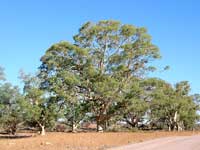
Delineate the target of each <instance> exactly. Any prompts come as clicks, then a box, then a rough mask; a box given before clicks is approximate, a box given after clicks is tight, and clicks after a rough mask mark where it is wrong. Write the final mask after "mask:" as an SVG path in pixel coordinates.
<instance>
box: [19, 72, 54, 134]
mask: <svg viewBox="0 0 200 150" xmlns="http://www.w3.org/2000/svg"><path fill="white" fill-rule="evenodd" d="M21 77H22V79H23V81H24V84H25V85H24V95H25V103H24V108H25V112H26V122H27V123H28V124H29V125H33V126H35V127H39V128H40V133H41V135H45V129H46V128H47V127H52V126H53V125H54V124H55V121H56V119H57V116H58V112H57V103H56V102H57V100H56V98H55V97H51V96H49V95H48V93H45V91H43V90H41V89H40V88H39V85H40V80H39V79H38V78H37V77H34V76H30V75H23V74H22V75H21Z"/></svg>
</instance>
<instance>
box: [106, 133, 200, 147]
mask: <svg viewBox="0 0 200 150" xmlns="http://www.w3.org/2000/svg"><path fill="white" fill-rule="evenodd" d="M109 150H200V136H183V137H167V138H160V139H155V140H151V141H147V142H143V143H137V144H130V145H127V146H122V147H118V148H112V149H109Z"/></svg>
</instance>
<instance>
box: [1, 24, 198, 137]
mask: <svg viewBox="0 0 200 150" xmlns="http://www.w3.org/2000/svg"><path fill="white" fill-rule="evenodd" d="M73 39H74V41H73V42H68V41H61V42H59V43H55V44H53V45H52V46H51V47H50V48H49V49H48V50H46V53H45V54H44V55H43V56H42V57H41V65H40V66H38V68H39V69H38V70H37V71H36V72H37V73H36V74H34V75H31V74H26V73H24V72H21V73H20V79H21V80H22V82H23V83H24V88H23V90H22V91H23V92H21V91H20V89H19V88H18V87H16V86H13V85H11V84H10V83H8V82H7V81H6V79H5V78H6V77H5V75H4V71H3V69H2V68H1V73H0V79H1V84H0V125H1V129H2V131H4V132H6V133H8V134H13V135H15V134H16V132H17V131H18V130H19V129H29V130H30V129H32V130H39V131H40V133H41V135H45V131H46V130H48V131H63V132H64V131H66V129H68V130H70V131H72V132H77V131H83V130H84V129H89V128H90V129H93V130H94V129H95V130H96V131H97V132H102V131H104V132H105V131H133V130H134V131H135V130H168V131H174V130H177V131H183V130H194V129H195V128H196V127H197V123H198V121H199V114H198V111H199V100H200V96H199V94H194V95H191V94H190V84H189V82H188V81H181V82H178V83H176V84H175V85H171V84H170V83H168V82H167V81H164V80H162V79H159V78H152V77H149V76H148V74H149V73H150V72H154V71H157V70H158V71H165V70H167V69H169V67H168V66H163V68H156V66H153V64H155V63H153V62H154V61H156V60H159V59H161V55H160V51H159V48H158V47H157V46H156V45H154V44H153V43H152V39H151V36H150V35H149V34H148V32H147V30H146V29H145V28H143V27H136V26H133V25H129V24H122V23H120V22H118V21H113V20H103V21H99V22H97V23H92V22H87V23H85V24H84V25H83V26H82V27H80V29H79V31H78V33H77V34H76V35H74V36H73Z"/></svg>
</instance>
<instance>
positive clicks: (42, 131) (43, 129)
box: [40, 125, 46, 136]
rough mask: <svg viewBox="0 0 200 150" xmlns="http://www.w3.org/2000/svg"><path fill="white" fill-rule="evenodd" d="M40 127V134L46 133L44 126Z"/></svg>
mask: <svg viewBox="0 0 200 150" xmlns="http://www.w3.org/2000/svg"><path fill="white" fill-rule="evenodd" d="M40 128H41V130H40V135H42V136H44V135H46V132H45V126H43V125H41V126H40Z"/></svg>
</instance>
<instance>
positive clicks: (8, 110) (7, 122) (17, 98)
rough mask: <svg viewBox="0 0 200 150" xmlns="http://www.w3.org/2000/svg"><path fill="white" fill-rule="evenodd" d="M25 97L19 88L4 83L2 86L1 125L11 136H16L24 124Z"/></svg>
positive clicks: (0, 94) (0, 91) (0, 88)
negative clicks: (19, 127)
mask: <svg viewBox="0 0 200 150" xmlns="http://www.w3.org/2000/svg"><path fill="white" fill-rule="evenodd" d="M22 103H23V96H22V95H21V93H20V91H19V88H18V87H17V86H12V85H11V84H10V83H4V84H2V85H1V86H0V124H1V125H2V127H3V128H4V129H5V131H6V132H8V133H9V134H13V135H14V134H16V131H17V129H18V126H19V125H20V124H22V123H23V121H24V120H23V119H24V114H23V105H22Z"/></svg>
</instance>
